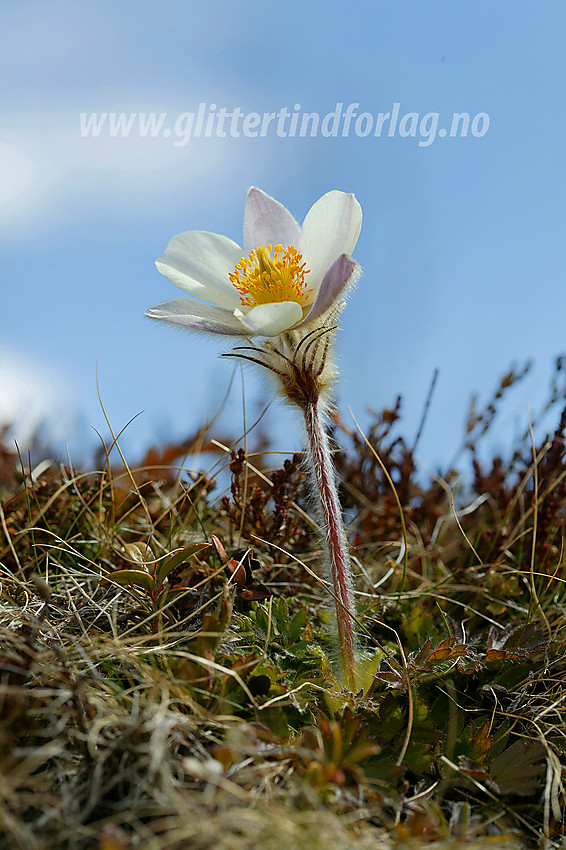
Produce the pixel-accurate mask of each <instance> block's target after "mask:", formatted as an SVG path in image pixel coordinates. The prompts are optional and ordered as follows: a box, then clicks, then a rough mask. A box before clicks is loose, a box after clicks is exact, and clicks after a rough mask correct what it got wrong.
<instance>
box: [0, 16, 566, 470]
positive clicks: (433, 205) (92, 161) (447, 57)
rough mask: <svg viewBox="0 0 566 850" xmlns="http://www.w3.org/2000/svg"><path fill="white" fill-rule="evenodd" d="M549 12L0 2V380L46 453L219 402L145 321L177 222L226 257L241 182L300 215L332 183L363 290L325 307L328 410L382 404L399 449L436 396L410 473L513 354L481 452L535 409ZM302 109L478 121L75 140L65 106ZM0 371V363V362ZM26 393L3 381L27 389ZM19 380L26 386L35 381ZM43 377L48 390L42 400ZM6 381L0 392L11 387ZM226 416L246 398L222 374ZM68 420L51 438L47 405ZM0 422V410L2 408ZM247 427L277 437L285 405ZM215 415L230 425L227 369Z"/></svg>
mask: <svg viewBox="0 0 566 850" xmlns="http://www.w3.org/2000/svg"><path fill="white" fill-rule="evenodd" d="M565 24H566V8H565V7H564V3H563V2H559V0H556V2H552V0H547V2H545V3H544V4H540V3H535V2H521V0H515V2H513V3H510V2H507V3H506V2H493V0H476V2H474V3H464V2H460V3H454V2H453V0H445V2H434V0H430V2H427V3H422V2H417V0H412V2H407V1H406V0H405V2H404V1H403V0H397V2H395V3H391V2H390V0H387V1H385V0H381V1H380V0H373V2H358V3H353V4H351V5H350V6H349V7H348V8H346V6H342V5H340V6H338V5H334V4H329V3H328V2H318V0H314V2H309V3H304V2H295V0H292V2H282V3H275V2H269V0H267V2H265V0H264V2H261V3H260V2H241V3H234V2H228V0H226V2H218V0H207V2H169V0H163V2H160V3H156V2H151V3H150V2H144V0H136V2H121V3H113V2H91V3H87V2H84V3H75V2H69V3H60V2H49V0H48V2H45V0H43V2H26V0H20V2H18V3H12V4H8V3H4V4H2V6H1V7H0V66H1V73H0V79H1V80H2V83H1V84H0V85H1V89H0V91H1V98H2V107H3V108H2V115H1V119H0V120H1V125H2V132H1V135H0V181H1V182H0V185H2V187H3V188H2V189H1V190H0V251H1V255H2V272H3V282H2V310H1V311H0V379H1V377H2V374H4V375H6V374H8V375H12V377H13V372H14V367H13V365H10V364H13V363H14V362H19V363H21V364H24V365H25V366H26V369H27V374H28V379H21V380H20V379H18V380H20V383H21V387H22V393H23V396H24V404H26V403H27V402H25V392H26V391H27V392H28V396H29V397H30V398H31V397H32V396H33V397H36V396H37V392H36V391H34V389H33V387H34V386H35V385H36V384H37V381H38V380H40V383H41V385H42V387H43V388H44V389H45V386H48V387H49V386H52V393H51V402H50V404H49V405H48V407H49V409H50V411H51V412H50V416H51V419H52V421H53V422H54V427H55V426H56V427H57V429H58V430H57V434H58V437H59V438H60V439H63V440H67V441H68V443H69V445H70V448H71V453H72V452H73V451H77V452H78V451H80V449H81V447H83V446H84V445H85V444H88V445H94V443H95V440H96V438H95V435H94V431H93V430H92V429H91V427H90V426H91V425H92V426H94V427H95V428H97V429H98V430H100V431H102V432H103V433H106V432H107V429H106V427H105V424H104V419H103V416H102V413H101V411H100V407H99V402H98V398H97V389H96V371H97V369H98V377H99V384H100V390H101V394H102V398H103V401H104V404H105V406H106V409H107V412H108V415H109V416H110V418H111V420H112V423H113V426H114V428H115V429H116V430H119V429H120V428H121V427H122V426H123V425H125V423H126V422H127V421H128V420H129V419H131V418H132V417H133V416H135V415H136V414H137V413H138V412H140V411H143V413H142V415H141V416H140V417H138V419H136V421H135V423H133V424H132V425H131V426H130V427H129V429H128V430H127V432H126V434H125V435H124V440H123V444H124V445H125V447H126V450H128V451H129V452H131V454H132V456H133V457H132V459H134V457H135V455H136V453H137V454H139V452H140V451H141V449H142V447H143V446H145V445H147V444H148V443H149V442H151V441H158V440H160V439H162V438H164V437H171V436H182V435H183V434H185V433H186V432H187V431H188V430H190V429H191V428H192V427H194V426H195V425H197V424H200V423H201V422H202V420H203V419H204V418H206V417H207V416H211V415H213V414H214V412H215V409H216V407H217V405H218V404H219V403H220V401H221V400H222V398H223V397H224V394H225V392H226V390H227V388H228V385H229V383H230V379H231V374H232V371H231V366H230V364H229V363H228V362H227V361H225V360H220V359H219V356H218V355H219V353H220V351H222V350H226V349H224V348H223V347H222V346H221V345H219V344H217V343H216V342H215V341H214V340H211V341H207V340H204V339H202V338H201V337H193V336H191V335H189V334H179V333H174V332H173V331H172V330H171V329H169V328H167V327H164V326H160V325H158V324H157V323H152V322H151V321H150V320H148V319H145V318H144V315H143V314H144V311H145V310H146V309H147V308H148V307H149V306H151V305H153V304H156V303H158V302H160V301H164V300H167V299H169V298H173V297H176V296H177V295H178V294H179V293H178V291H177V290H176V289H175V287H174V286H173V285H172V284H171V283H169V281H167V280H166V279H165V278H163V277H162V276H161V275H159V274H158V272H157V271H156V270H155V267H154V260H155V259H156V258H157V257H158V256H160V255H161V253H162V252H163V250H164V248H165V246H166V244H167V242H168V240H169V239H170V238H171V236H173V235H174V234H176V233H179V232H181V231H183V230H191V229H199V230H211V231H215V232H219V233H224V234H226V235H228V236H230V237H231V238H233V239H235V240H236V241H238V242H241V228H242V217H243V208H244V200H245V195H246V192H247V190H248V188H249V187H250V186H251V185H257V186H259V187H261V188H262V189H264V190H265V191H266V192H268V193H269V194H271V195H274V196H275V197H276V198H278V199H279V200H280V201H282V202H283V203H284V204H285V205H286V206H287V207H288V208H289V209H290V210H291V211H292V212H293V214H294V215H295V217H296V218H297V219H299V220H301V219H302V218H303V217H304V215H305V213H306V212H307V210H308V209H309V207H310V206H311V204H312V203H313V202H314V201H315V200H316V199H317V198H318V197H319V196H320V195H322V194H324V193H325V192H326V191H328V190H329V189H333V188H338V189H343V190H345V191H351V192H354V193H355V194H356V196H357V198H358V199H359V201H360V203H361V204H362V207H363V211H364V225H363V229H362V234H361V237H360V240H359V243H358V247H357V250H356V253H355V256H356V259H357V260H358V261H359V262H360V263H361V265H362V266H363V268H364V275H363V277H362V279H361V281H360V284H359V287H358V290H357V292H356V293H355V295H354V296H353V298H352V299H351V302H350V304H349V306H348V308H347V310H346V312H345V313H344V314H343V318H342V322H341V327H342V333H341V337H340V343H339V350H340V362H341V367H342V380H341V382H340V385H339V388H338V399H339V406H340V409H341V410H342V411H343V412H344V413H345V415H346V416H347V415H348V414H347V407H348V405H350V406H351V407H352V408H353V410H354V411H355V412H356V415H357V416H358V417H359V418H360V419H361V420H362V421H367V417H366V416H365V413H364V411H365V409H366V407H368V406H370V407H373V408H380V407H382V406H383V405H386V404H390V403H392V402H393V400H394V398H395V396H396V394H397V393H402V394H403V396H404V399H405V407H404V410H405V415H406V426H407V427H406V430H407V432H408V434H409V435H414V433H415V431H416V428H417V426H418V422H419V419H420V415H421V411H422V407H423V404H424V399H425V397H426V394H427V390H428V386H429V383H430V380H431V377H432V374H433V372H434V369H435V368H438V369H439V379H438V385H437V390H436V394H435V397H434V399H433V404H432V409H431V412H430V415H429V419H428V424H427V428H426V431H425V434H424V436H423V439H422V443H421V449H420V457H421V460H422V462H423V463H424V464H425V465H435V464H444V463H447V462H448V461H449V460H450V459H451V457H452V455H453V453H454V451H455V450H456V448H457V447H458V445H459V444H460V442H461V440H462V433H463V422H464V417H465V413H466V410H467V406H468V402H469V399H470V396H471V394H472V393H473V392H475V393H478V394H479V395H480V398H484V399H485V398H487V396H488V395H489V393H490V391H491V390H492V388H493V387H494V385H495V384H496V383H497V380H498V378H499V376H500V375H501V374H502V373H503V372H504V371H505V370H506V369H507V368H508V366H509V365H510V364H511V363H512V362H517V363H518V362H522V361H524V360H525V359H527V358H533V359H534V361H535V371H534V372H533V375H532V377H531V378H530V379H529V380H528V381H527V382H526V383H525V384H524V385H523V386H522V387H521V388H520V389H519V388H518V389H516V390H515V391H514V392H513V394H512V395H510V397H509V403H508V405H507V407H506V411H507V412H506V414H505V416H504V418H503V420H502V426H501V428H500V430H499V432H498V434H497V439H496V443H495V445H496V447H498V448H503V447H504V446H505V444H506V441H508V439H509V435H510V434H511V433H515V431H516V430H520V429H522V428H524V427H526V424H527V404H530V405H531V407H532V408H533V409H535V410H536V408H537V405H538V404H540V402H541V400H542V398H543V396H544V391H545V387H546V384H547V382H548V378H549V375H550V370H551V366H552V362H553V358H554V357H555V356H557V355H559V354H562V353H563V352H564V351H565V349H566V334H565V330H564V324H565V322H564V317H565V315H566V288H565V286H564V280H565V272H566V250H565V242H566V240H565V238H564V237H565V227H564V219H565V216H564V205H565V200H564V199H565V194H566V193H565V188H566V181H565V171H564V169H565V165H564V138H565V136H566V126H565V125H566V111H565V110H564V108H563V92H564V91H565V90H566V67H565V63H564V61H563V45H564V37H565ZM199 103H206V104H207V105H208V106H209V105H210V104H212V103H214V104H216V105H217V108H220V107H226V108H228V109H234V108H236V107H239V108H240V109H241V110H242V112H243V113H250V112H257V113H260V114H263V113H264V112H277V111H279V110H280V109H282V108H283V107H286V108H287V109H289V110H290V111H292V110H293V109H294V105H295V104H300V108H301V110H302V111H305V112H318V113H319V114H320V115H321V116H323V115H325V114H327V113H329V112H332V111H333V110H335V108H336V104H337V103H343V104H344V108H345V107H346V106H347V105H348V104H359V107H358V113H362V112H369V113H371V114H374V115H375V114H377V113H379V112H387V111H390V110H391V108H392V107H393V105H394V104H395V103H399V104H400V107H399V108H400V114H401V116H402V115H404V114H406V113H409V112H416V113H418V115H419V117H422V116H423V115H425V114H426V113H429V112H435V113H439V125H438V126H439V127H442V126H443V124H444V127H449V126H450V120H451V117H452V114H453V113H454V112H468V113H469V114H470V116H472V117H473V116H475V115H477V114H479V113H486V114H487V115H488V116H489V129H488V130H487V132H486V133H485V134H484V135H482V136H481V137H480V136H478V137H473V136H472V135H471V134H470V133H468V136H467V138H450V136H449V135H448V136H446V137H445V138H440V137H439V136H438V137H437V138H435V140H434V141H433V142H432V144H430V145H426V146H425V145H419V140H421V141H422V139H419V137H418V136H417V137H410V136H409V137H406V138H404V137H401V136H400V134H399V133H396V134H395V135H393V136H392V137H389V136H387V135H386V136H381V137H377V138H376V137H375V136H374V135H373V134H370V135H368V136H367V137H364V138H360V137H358V136H356V134H355V132H350V134H349V135H348V136H347V137H341V136H339V137H337V138H324V137H322V136H321V135H320V134H319V135H318V136H317V137H315V138H310V137H306V138H299V137H295V138H280V137H277V135H276V134H273V133H272V134H268V135H267V136H266V137H265V138H259V137H258V138H245V137H243V136H240V138H233V137H230V136H228V137H227V138H195V139H192V140H190V141H189V143H188V144H186V145H176V144H175V141H176V138H175V135H174V133H172V134H171V135H170V136H169V137H166V136H163V135H160V136H159V137H156V138H151V137H146V138H140V135H139V133H137V134H136V133H135V132H132V133H130V135H129V136H128V137H127V138H121V137H118V138H111V137H110V136H109V134H108V133H106V134H104V133H101V134H100V136H99V137H98V138H92V137H89V138H81V134H80V123H79V115H80V113H87V114H90V113H93V112H98V113H103V112H108V113H121V112H124V113H131V112H138V113H139V112H144V113H146V114H147V113H151V112H156V113H159V114H161V113H167V121H168V122H169V126H174V121H175V119H176V117H177V116H179V115H181V114H183V113H186V112H195V111H196V110H197V109H198V105H199ZM2 370H3V371H2ZM26 380H27V384H26ZM34 381H35V384H34ZM51 382H52V383H51ZM13 383H14V381H13V380H12V384H11V385H13ZM246 396H247V398H248V417H250V416H253V414H254V412H255V411H256V410H257V409H258V406H259V405H261V403H262V401H266V400H267V399H268V398H269V393H268V391H267V390H266V389H265V387H264V385H263V384H262V383H261V382H260V381H259V380H257V379H256V378H254V376H253V375H251V374H250V373H248V374H246ZM69 409H72V410H74V411H75V412H76V419H77V425H76V426H75V427H74V428H72V427H71V426H70V424H69V419H68V411H69ZM1 412H2V411H1V409H0V414H1ZM271 416H272V422H273V424H274V428H275V430H276V433H277V434H280V435H281V436H280V437H278V440H280V448H281V449H291V448H294V447H296V446H298V445H299V436H298V431H297V432H296V434H295V430H294V429H293V428H291V429H289V428H288V422H289V418H288V417H289V414H288V413H286V412H284V411H281V409H280V408H276V409H274V410H273V411H272V413H271ZM225 417H226V420H225V421H229V422H230V423H236V427H239V426H241V422H242V405H241V383H240V379H239V378H238V377H237V378H236V380H235V382H234V384H233V390H232V394H231V397H230V401H229V403H228V406H227V409H226V413H225Z"/></svg>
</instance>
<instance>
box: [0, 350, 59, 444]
mask: <svg viewBox="0 0 566 850" xmlns="http://www.w3.org/2000/svg"><path fill="white" fill-rule="evenodd" d="M74 421H75V408H74V404H73V402H72V401H71V395H70V392H69V389H68V388H67V386H66V383H65V381H64V379H63V377H62V376H61V375H57V374H55V372H53V371H51V370H49V369H48V368H46V367H45V366H43V365H41V364H39V363H38V362H35V361H33V360H31V359H29V358H27V357H24V356H22V355H20V354H18V353H17V352H15V351H11V350H8V349H5V348H2V349H0V430H3V429H4V428H7V429H8V434H9V436H10V438H12V439H15V440H16V441H17V442H18V444H19V445H20V446H25V445H27V443H28V442H29V441H30V440H31V439H32V438H33V437H34V435H35V434H38V433H40V434H41V436H42V438H44V439H45V440H46V441H47V442H48V443H59V442H61V441H63V440H64V439H65V438H66V437H67V436H68V434H69V433H70V432H71V430H72V428H73V424H74Z"/></svg>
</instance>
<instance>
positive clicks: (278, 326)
mask: <svg viewBox="0 0 566 850" xmlns="http://www.w3.org/2000/svg"><path fill="white" fill-rule="evenodd" d="M234 315H235V316H236V317H237V319H239V321H240V322H241V323H242V325H244V326H245V327H246V328H248V332H249V331H251V332H252V333H253V334H255V335H257V336H277V334H280V333H282V332H283V331H286V330H288V329H289V328H291V327H293V325H296V324H297V322H298V321H299V320H300V319H301V317H302V315H303V311H302V309H301V307H300V305H299V304H297V302H296V301H276V302H274V303H273V304H258V306H257V307H252V309H251V310H249V312H247V313H245V314H244V313H242V311H241V310H236V311H235V312H234Z"/></svg>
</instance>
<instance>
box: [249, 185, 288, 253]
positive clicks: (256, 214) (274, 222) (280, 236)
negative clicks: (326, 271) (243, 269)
mask: <svg viewBox="0 0 566 850" xmlns="http://www.w3.org/2000/svg"><path fill="white" fill-rule="evenodd" d="M300 232H301V229H300V227H299V225H298V224H297V222H296V221H295V219H294V218H293V216H292V215H291V213H290V212H289V210H288V209H286V208H285V207H284V206H283V204H280V203H279V201H276V200H275V198H272V197H270V196H269V195H266V194H265V192H262V191H261V189H256V188H255V187H252V188H251V189H250V191H249V192H248V197H247V199H246V209H245V212H244V251H245V253H246V254H249V253H250V251H251V250H252V248H257V246H258V245H278V244H279V243H281V245H283V247H284V248H287V247H288V246H289V245H294V246H295V248H296V247H297V245H298V242H299V236H300Z"/></svg>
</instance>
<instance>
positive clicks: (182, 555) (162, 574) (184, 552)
mask: <svg viewBox="0 0 566 850" xmlns="http://www.w3.org/2000/svg"><path fill="white" fill-rule="evenodd" d="M209 546H210V543H193V544H192V546H184V547H183V549H179V550H178V551H176V552H171V554H170V555H168V556H167V557H166V558H163V560H162V561H159V563H157V564H155V571H154V575H155V580H156V582H157V584H158V585H159V584H163V582H164V581H165V579H166V578H167V576H168V575H169V573H170V572H172V570H175V569H176V568H177V567H180V566H181V564H184V563H185V561H188V560H189V558H191V557H192V556H193V555H197V554H198V553H199V552H202V551H203V549H207V548H208V547H209Z"/></svg>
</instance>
